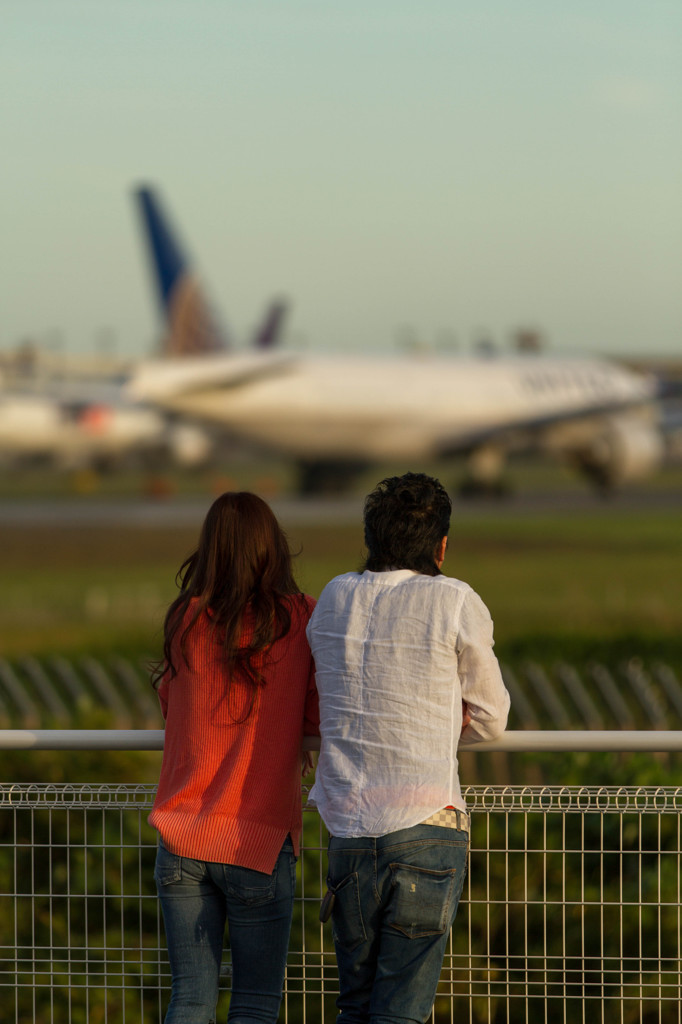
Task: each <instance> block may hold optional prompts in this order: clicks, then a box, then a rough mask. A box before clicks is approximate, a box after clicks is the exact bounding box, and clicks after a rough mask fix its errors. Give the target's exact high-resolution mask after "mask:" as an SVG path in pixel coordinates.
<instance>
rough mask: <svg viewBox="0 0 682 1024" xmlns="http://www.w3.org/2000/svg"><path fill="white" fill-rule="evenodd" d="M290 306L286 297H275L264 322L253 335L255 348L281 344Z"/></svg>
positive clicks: (272, 346) (273, 346)
mask: <svg viewBox="0 0 682 1024" xmlns="http://www.w3.org/2000/svg"><path fill="white" fill-rule="evenodd" d="M288 308H289V304H288V303H287V302H285V301H284V299H274V300H273V302H271V303H270V305H269V306H268V308H267V310H266V313H265V317H264V319H263V322H262V324H261V325H260V327H259V328H258V329H257V330H256V331H255V333H254V335H253V339H252V345H253V348H275V347H276V346H277V345H279V342H280V339H281V336H282V325H283V323H284V319H285V317H286V314H287V311H288Z"/></svg>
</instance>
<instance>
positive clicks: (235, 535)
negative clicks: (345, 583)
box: [152, 491, 301, 703]
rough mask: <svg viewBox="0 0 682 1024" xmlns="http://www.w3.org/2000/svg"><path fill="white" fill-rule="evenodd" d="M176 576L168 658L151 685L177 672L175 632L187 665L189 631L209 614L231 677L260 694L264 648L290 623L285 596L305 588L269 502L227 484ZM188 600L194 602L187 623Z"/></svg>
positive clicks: (166, 633)
mask: <svg viewBox="0 0 682 1024" xmlns="http://www.w3.org/2000/svg"><path fill="white" fill-rule="evenodd" d="M176 582H177V584H178V586H179V587H180V594H179V595H178V597H176V599H175V600H174V601H173V602H172V604H171V605H170V607H169V609H168V611H167V612H166V618H165V621H164V643H163V660H162V661H161V662H159V663H158V664H156V665H155V666H154V670H153V674H152V685H153V686H154V687H157V686H158V684H159V682H160V680H161V678H162V677H163V676H165V677H166V679H169V680H171V679H173V678H174V676H176V675H177V673H178V667H177V665H176V664H175V663H174V660H173V648H174V646H175V644H174V642H175V640H176V638H177V637H178V634H179V648H180V653H181V654H182V657H183V658H184V660H185V664H189V662H188V658H187V641H188V638H189V635H190V633H191V632H192V630H193V629H194V627H195V626H196V624H197V622H198V620H199V618H200V617H201V616H202V615H203V614H204V613H207V614H208V615H209V616H210V620H211V627H212V630H213V632H214V633H215V636H216V639H217V640H218V641H219V642H220V643H221V645H222V648H223V655H224V658H225V664H226V668H227V670H228V672H229V674H230V676H232V675H234V674H236V673H238V674H239V675H241V676H242V677H245V678H246V679H247V680H248V681H249V682H250V683H251V684H252V685H253V688H254V690H253V692H254V697H255V690H256V688H257V687H258V686H260V685H261V684H262V682H263V679H262V675H261V671H260V666H261V664H262V654H263V652H264V651H265V649H266V648H267V647H269V646H270V645H271V644H272V643H273V642H274V641H275V640H278V639H279V638H280V637H282V636H284V635H285V634H286V633H288V631H289V629H290V627H291V613H290V608H289V602H288V601H287V597H289V596H291V595H296V594H300V593H301V591H300V590H299V588H298V586H297V584H296V582H295V580H294V577H293V573H292V568H291V552H290V550H289V544H288V542H287V538H286V536H285V534H284V532H283V530H282V528H281V527H280V525H279V523H278V522H277V519H276V518H275V516H274V514H273V512H272V510H271V508H270V507H269V505H267V504H266V502H264V501H263V500H262V498H259V497H258V495H256V494H251V493H250V492H249V491H239V492H234V491H228V492H227V493H225V494H222V495H221V496H220V497H219V498H217V499H216V500H215V501H214V502H213V504H212V505H211V507H210V509H209V510H208V512H207V514H206V518H205V520H204V524H203V526H202V528H201V534H200V536H199V544H198V546H197V549H196V551H194V552H193V553H192V554H191V555H190V556H189V558H186V559H185V561H184V562H183V563H182V565H181V566H180V568H179V570H178V573H177V575H176ZM191 602H195V604H194V607H193V609H192V614H191V617H190V619H189V621H188V622H186V621H185V619H186V616H187V610H188V608H189V607H190V603H191ZM247 610H248V618H249V629H248V640H247V641H246V642H245V638H244V629H243V626H244V616H245V613H246V612H247ZM252 703H253V701H252Z"/></svg>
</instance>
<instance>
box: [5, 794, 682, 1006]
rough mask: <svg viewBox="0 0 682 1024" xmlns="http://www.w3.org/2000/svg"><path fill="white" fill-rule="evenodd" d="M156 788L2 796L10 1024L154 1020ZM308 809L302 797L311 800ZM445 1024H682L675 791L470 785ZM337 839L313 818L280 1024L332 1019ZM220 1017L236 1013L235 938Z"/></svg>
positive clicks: (160, 984) (162, 987)
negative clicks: (325, 901) (151, 816)
mask: <svg viewBox="0 0 682 1024" xmlns="http://www.w3.org/2000/svg"><path fill="white" fill-rule="evenodd" d="M153 794H154V787H153V786H150V785H139V786H134V785H91V786H85V785H50V784H31V785H29V784H22V785H10V784H4V785H2V786H0V1006H1V1007H2V1010H1V1012H0V1019H2V1021H3V1022H4V1021H7V1022H10V1021H13V1022H15V1024H19V1022H21V1024H27V1022H35V1024H53V1022H54V1024H57V1022H60V1024H61V1022H63V1021H65V1020H68V1021H70V1022H74V1024H80V1022H83V1024H85V1022H88V1024H90V1022H97V1021H106V1022H110V1024H114V1022H116V1024H117V1022H132V1021H135V1022H144V1024H151V1022H157V1021H161V1020H162V1019H163V1014H164V1010H165V1007H166V1006H167V1003H168V998H169V987H170V975H169V969H168V964H167V959H166V953H165V943H164V935H163V926H162V923H161V919H160V914H159V908H158V903H157V899H156V895H155V891H154V883H153V878H152V873H153V864H154V857H155V841H156V834H155V833H154V831H153V830H152V829H151V828H150V827H149V826H148V825H147V823H146V817H147V814H148V812H149V809H150V807H151V803H152V800H153ZM304 799H305V794H304ZM466 799H467V802H468V805H469V807H470V808H471V810H472V833H471V855H470V864H469V871H468V876H467V882H466V885H465V892H464V895H463V898H462V903H461V905H460V910H459V913H458V917H457V920H456V921H455V925H454V928H453V931H452V936H451V939H450V944H449V947H448V951H447V954H446V957H445V962H444V965H443V972H442V977H441V984H440V987H439V993H438V997H437V1000H436V1004H435V1007H434V1012H433V1016H434V1020H435V1021H439V1022H440V1021H442V1022H446V1021H449V1022H451V1024H454V1022H455V1021H457V1022H458V1024H459V1022H460V1021H469V1022H472V1024H484V1022H485V1024H498V1022H509V1024H515V1022H526V1024H529V1022H533V1024H535V1022H549V1021H552V1022H554V1021H564V1022H567V1024H568V1022H574V1021H575V1022H578V1021H581V1022H584V1021H587V1022H590V1024H591V1022H593V1021H594V1022H604V1024H609V1022H614V1024H615V1022H616V1021H617V1022H621V1024H628V1022H635V1021H638V1022H642V1024H643V1022H646V1024H649V1022H654V1021H657V1022H659V1024H672V1022H674V1021H677V1022H679V1021H681V1020H682V981H681V976H680V967H681V956H682V945H681V942H682V938H681V936H682V921H681V915H682V910H681V906H680V904H681V900H680V886H681V880H680V868H681V866H682V865H681V856H682V847H681V845H680V844H681V838H682V837H681V835H680V810H681V809H682V787H681V788H679V789H678V788H674V787H613V786H610V787H569V786H563V787H562V786H544V787H542V786H538V787H533V786H499V787H491V786H471V787H469V788H468V789H467V790H466ZM326 843H327V837H326V834H325V831H324V828H323V826H322V825H321V822H320V820H319V817H318V815H317V813H316V811H315V810H313V809H306V811H305V814H304V848H303V850H302V855H301V859H300V865H299V888H298V895H297V900H296V906H295V915H294V923H293V929H292V939H291V948H290V954H289V960H288V967H287V976H286V984H285V993H284V1000H283V1006H282V1020H284V1021H287V1022H292V1024H299V1022H301V1024H304V1022H308V1021H316V1022H317V1021H331V1020H333V1019H334V1017H335V997H336V994H337V991H338V980H337V974H336V963H335V957H334V951H333V943H332V936H331V928H330V925H329V924H327V925H321V924H320V922H319V919H318V908H319V900H320V895H321V893H322V891H323V889H324V880H325V850H326ZM222 973H223V984H222V988H221V997H220V1003H219V1009H218V1018H217V1019H218V1020H220V1019H222V1020H224V1019H225V1017H226V1014H227V1007H228V1003H229V987H230V952H229V942H226V949H225V956H224V962H223V971H222Z"/></svg>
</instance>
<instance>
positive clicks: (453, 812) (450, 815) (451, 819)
mask: <svg viewBox="0 0 682 1024" xmlns="http://www.w3.org/2000/svg"><path fill="white" fill-rule="evenodd" d="M419 824H420V825H438V826H440V828H458V829H459V830H460V832H468V831H469V815H468V814H467V812H466V811H460V810H459V808H457V807H443V808H442V810H440V811H436V813H435V814H432V815H431V817H430V818H427V819H426V821H420V822H419Z"/></svg>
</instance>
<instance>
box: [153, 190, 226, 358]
mask: <svg viewBox="0 0 682 1024" xmlns="http://www.w3.org/2000/svg"><path fill="white" fill-rule="evenodd" d="M136 197H137V201H138V203H139V206H140V213H141V216H142V224H143V229H144V235H145V238H146V240H147V245H148V250H149V256H150V260H151V263H152V266H153V268H154V274H155V278H156V283H157V288H158V297H159V301H160V304H161V312H162V314H163V318H164V323H165V326H166V333H165V335H164V339H163V341H162V344H161V349H162V353H163V355H166V356H197V355H204V354H207V353H215V352H222V351H225V350H226V349H228V348H230V347H231V346H230V344H229V341H228V338H227V334H226V332H225V331H224V329H223V328H221V326H220V324H219V322H218V320H217V318H216V316H215V314H214V312H213V310H212V309H211V306H210V304H209V302H208V301H207V299H206V295H205V293H204V291H203V289H202V287H201V285H200V284H199V281H198V279H197V277H196V275H195V274H194V272H193V271H192V269H191V267H190V265H189V262H188V260H187V258H186V257H185V256H184V254H183V252H182V250H181V248H180V245H179V243H178V240H177V236H176V235H175V233H174V232H173V231H172V230H171V228H170V224H169V221H168V218H167V217H166V216H165V214H164V213H163V212H162V209H161V205H160V203H159V199H158V196H157V195H156V193H155V191H154V190H153V189H152V188H150V187H149V186H145V187H142V188H139V189H138V190H137V192H136Z"/></svg>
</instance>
